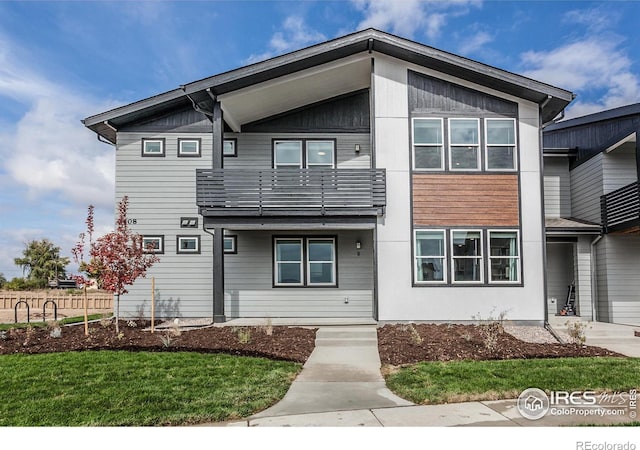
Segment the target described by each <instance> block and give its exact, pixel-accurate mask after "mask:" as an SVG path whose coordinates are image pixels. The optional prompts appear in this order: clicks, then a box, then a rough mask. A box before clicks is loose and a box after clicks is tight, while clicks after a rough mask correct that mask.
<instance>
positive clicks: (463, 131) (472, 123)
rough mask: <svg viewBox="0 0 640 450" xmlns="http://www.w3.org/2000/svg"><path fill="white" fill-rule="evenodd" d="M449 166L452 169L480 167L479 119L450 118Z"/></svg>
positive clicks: (475, 168)
mask: <svg viewBox="0 0 640 450" xmlns="http://www.w3.org/2000/svg"><path fill="white" fill-rule="evenodd" d="M449 167H450V168H451V170H479V169H480V121H479V120H478V119H449Z"/></svg>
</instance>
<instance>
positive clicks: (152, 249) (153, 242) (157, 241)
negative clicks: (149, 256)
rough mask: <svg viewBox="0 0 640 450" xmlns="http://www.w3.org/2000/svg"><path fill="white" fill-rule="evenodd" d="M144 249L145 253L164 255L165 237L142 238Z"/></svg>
mask: <svg viewBox="0 0 640 450" xmlns="http://www.w3.org/2000/svg"><path fill="white" fill-rule="evenodd" d="M142 248H143V250H144V252H145V253H156V254H158V255H161V254H163V253H164V236H162V235H156V236H149V235H147V236H142Z"/></svg>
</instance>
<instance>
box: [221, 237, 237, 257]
mask: <svg viewBox="0 0 640 450" xmlns="http://www.w3.org/2000/svg"><path fill="white" fill-rule="evenodd" d="M224 252H225V253H232V254H236V253H238V236H235V235H233V236H225V237H224Z"/></svg>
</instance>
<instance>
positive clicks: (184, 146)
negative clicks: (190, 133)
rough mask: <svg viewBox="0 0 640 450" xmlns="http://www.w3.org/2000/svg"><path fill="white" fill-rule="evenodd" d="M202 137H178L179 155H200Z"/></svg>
mask: <svg viewBox="0 0 640 450" xmlns="http://www.w3.org/2000/svg"><path fill="white" fill-rule="evenodd" d="M200 155H201V151H200V139H199V138H198V139H182V138H178V156H187V157H195V158H197V157H199V156H200Z"/></svg>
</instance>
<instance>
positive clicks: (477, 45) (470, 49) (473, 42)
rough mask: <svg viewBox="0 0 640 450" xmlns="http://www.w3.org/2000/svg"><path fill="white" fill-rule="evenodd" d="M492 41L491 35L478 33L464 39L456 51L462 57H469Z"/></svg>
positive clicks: (482, 32) (484, 32)
mask: <svg viewBox="0 0 640 450" xmlns="http://www.w3.org/2000/svg"><path fill="white" fill-rule="evenodd" d="M492 41H493V36H491V34H489V33H487V32H486V31H478V32H477V33H476V34H475V35H474V36H472V37H471V38H467V39H465V40H464V42H463V44H462V45H461V46H460V48H459V49H458V51H459V52H460V53H461V54H462V55H469V54H471V53H474V52H477V51H478V50H480V49H482V47H483V46H484V45H485V44H488V43H489V42H492Z"/></svg>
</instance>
